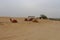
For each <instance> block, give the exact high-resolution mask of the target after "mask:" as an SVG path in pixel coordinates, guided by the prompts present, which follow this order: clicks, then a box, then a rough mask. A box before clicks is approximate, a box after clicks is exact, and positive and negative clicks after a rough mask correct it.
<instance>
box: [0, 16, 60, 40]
mask: <svg viewBox="0 0 60 40" xmlns="http://www.w3.org/2000/svg"><path fill="white" fill-rule="evenodd" d="M15 19H16V20H18V23H11V22H10V21H9V17H0V40H60V21H52V20H43V19H41V20H40V19H38V21H39V23H34V22H29V21H28V22H26V21H24V18H15Z"/></svg>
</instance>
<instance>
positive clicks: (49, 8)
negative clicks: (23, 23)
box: [0, 0, 60, 18]
mask: <svg viewBox="0 0 60 40" xmlns="http://www.w3.org/2000/svg"><path fill="white" fill-rule="evenodd" d="M40 14H45V15H47V16H48V17H56V18H60V0H0V16H15V17H21V16H22V17H24V16H30V15H32V16H40Z"/></svg>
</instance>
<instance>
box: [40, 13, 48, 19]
mask: <svg viewBox="0 0 60 40" xmlns="http://www.w3.org/2000/svg"><path fill="white" fill-rule="evenodd" d="M39 18H40V19H41V18H43V19H47V16H46V15H44V14H41V15H40V17H39Z"/></svg>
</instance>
